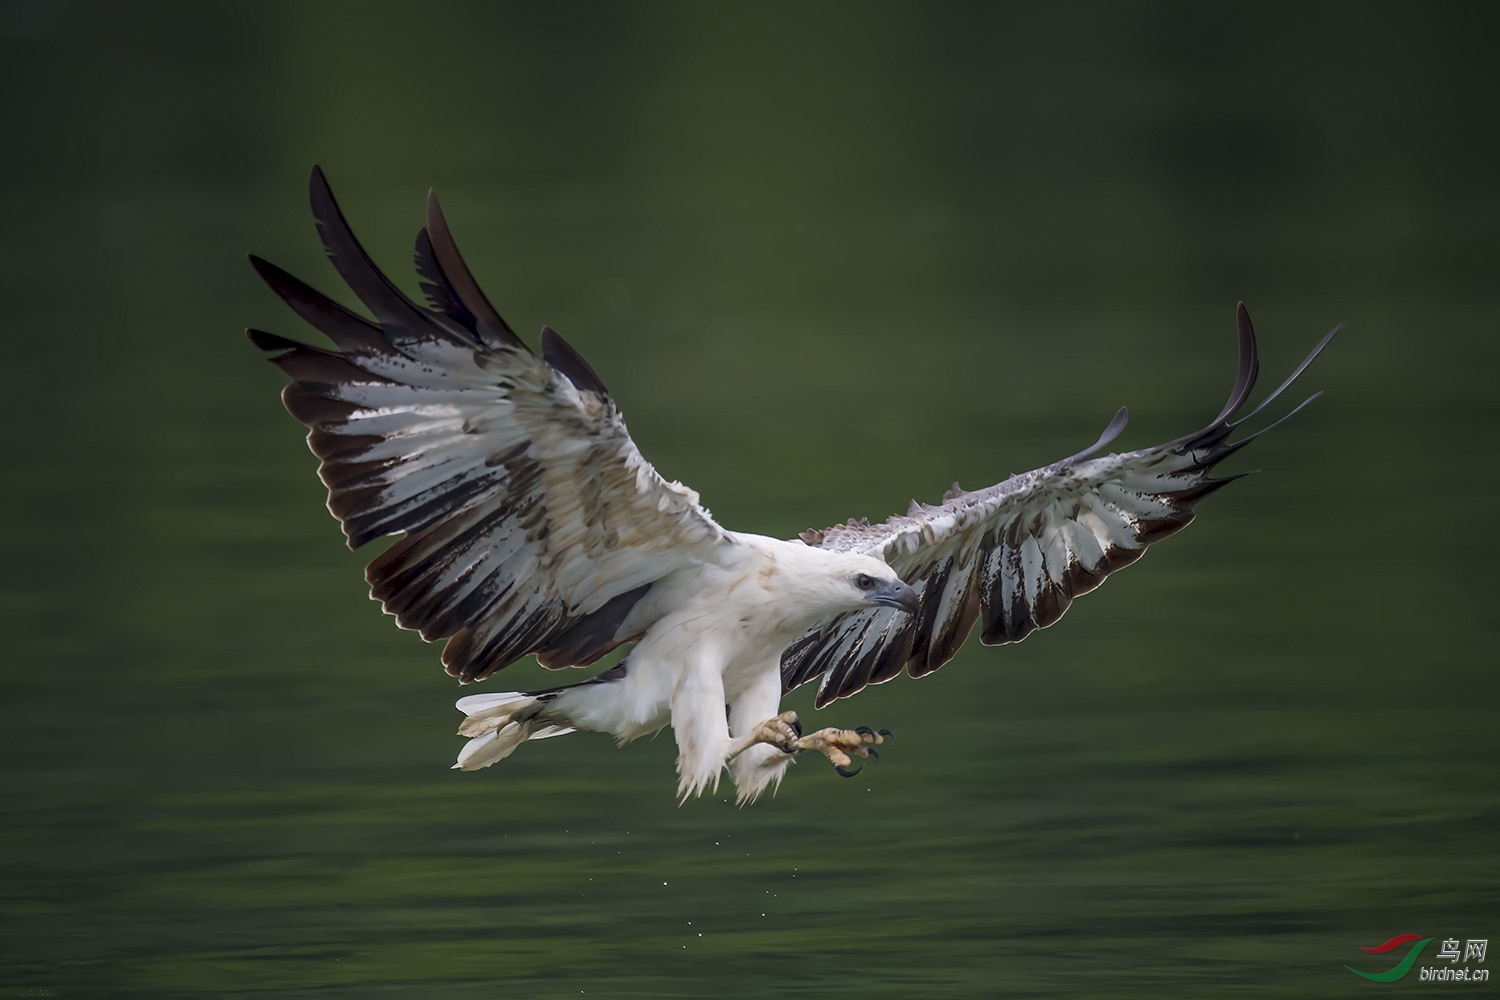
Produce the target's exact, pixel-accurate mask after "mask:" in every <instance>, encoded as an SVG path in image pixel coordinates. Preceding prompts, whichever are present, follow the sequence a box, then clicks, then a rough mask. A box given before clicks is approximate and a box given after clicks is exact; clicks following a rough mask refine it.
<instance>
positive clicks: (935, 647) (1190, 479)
mask: <svg viewBox="0 0 1500 1000" xmlns="http://www.w3.org/2000/svg"><path fill="white" fill-rule="evenodd" d="M1237 320H1238V328H1239V348H1240V356H1239V369H1238V372H1237V376H1236V378H1235V383H1234V388H1233V390H1232V391H1231V393H1230V396H1229V401H1228V402H1227V403H1226V404H1225V406H1224V409H1223V410H1222V411H1221V412H1220V413H1219V415H1218V416H1217V417H1216V418H1214V420H1213V422H1212V423H1210V424H1209V425H1208V426H1207V427H1204V428H1203V429H1202V430H1200V431H1197V432H1196V433H1193V434H1189V435H1187V436H1185V437H1181V438H1178V439H1176V440H1175V441H1169V442H1167V443H1166V444H1161V445H1157V446H1156V447H1154V448H1147V449H1144V450H1142V451H1133V452H1125V453H1122V454H1110V455H1106V456H1104V457H1101V458H1090V457H1089V456H1091V455H1093V454H1094V453H1096V452H1098V451H1099V450H1100V449H1102V448H1103V447H1104V446H1105V445H1107V444H1109V443H1110V442H1111V441H1113V440H1114V439H1115V437H1117V436H1118V435H1119V433H1120V432H1121V431H1122V430H1124V428H1125V422H1126V418H1127V413H1126V411H1125V410H1124V409H1123V408H1122V409H1121V410H1120V411H1119V412H1118V413H1116V414H1115V417H1114V419H1113V420H1112V421H1111V422H1110V424H1109V426H1108V427H1106V428H1105V430H1104V433H1103V434H1102V435H1101V436H1100V438H1099V440H1098V441H1097V442H1095V443H1094V444H1093V445H1092V446H1091V447H1089V448H1087V449H1085V450H1084V451H1082V452H1079V453H1078V454H1076V455H1073V456H1071V457H1069V458H1065V459H1063V460H1062V461H1061V462H1057V463H1054V464H1052V465H1049V466H1046V467H1044V468H1041V469H1036V470H1034V471H1032V472H1027V473H1022V474H1021V475H1017V476H1012V477H1011V478H1009V479H1007V480H1005V481H1004V482H1001V483H997V484H995V485H994V486H990V487H988V488H986V489H982V490H977V491H975V492H965V491H964V490H962V489H960V488H959V487H958V486H957V485H955V486H954V488H953V489H952V490H950V491H949V492H948V494H947V495H946V496H944V497H943V502H942V503H941V504H939V505H927V504H917V503H914V504H913V505H912V507H911V509H910V510H909V511H908V512H907V513H906V514H905V515H897V516H895V517H892V518H890V519H888V520H886V521H885V522H884V523H882V524H873V525H872V524H870V523H869V522H868V521H863V520H861V521H850V522H848V523H846V524H841V525H836V526H834V527H832V528H828V529H825V530H821V531H818V530H814V531H807V532H803V534H802V540H803V541H804V542H806V543H807V544H809V545H814V546H819V547H822V548H828V549H833V550H835V551H846V552H866V553H869V554H871V555H877V556H880V557H882V558H884V559H885V560H886V561H887V562H888V563H889V564H890V566H891V567H892V568H893V569H895V570H896V572H897V573H899V574H900V576H901V578H902V579H903V580H905V581H906V582H907V583H908V584H910V585H911V586H912V588H913V589H915V590H916V591H917V592H918V594H919V595H920V598H921V606H920V609H919V611H918V612H917V614H916V615H915V616H909V615H906V614H904V613H901V612H898V611H896V610H894V609H889V608H882V609H876V610H866V611H858V612H853V613H851V614H845V615H841V616H838V617H836V618H833V619H831V620H829V621H828V622H825V623H823V624H821V625H820V626H818V627H815V628H813V629H812V630H810V631H808V632H806V633H805V634H803V635H802V636H801V637H800V638H799V639H798V640H797V641H796V642H794V643H793V644H792V645H791V646H790V647H789V648H788V649H787V651H786V653H785V654H784V655H783V656H782V687H783V689H784V690H786V691H790V690H791V689H793V688H795V687H799V686H801V685H802V684H805V683H808V682H809V681H812V680H814V679H819V681H820V683H819V686H818V693H817V698H816V705H817V706H818V707H819V708H821V707H823V706H825V705H827V704H829V703H830V702H833V701H834V700H836V699H838V698H847V697H848V696H850V695H852V694H854V693H855V692H857V691H859V690H861V689H862V688H864V687H865V686H866V685H869V684H880V683H883V682H885V681H888V680H890V679H892V678H893V677H895V676H897V675H898V674H899V673H901V670H902V669H903V668H905V669H906V670H907V672H908V673H909V674H910V675H911V676H912V677H921V676H922V675H924V674H927V673H931V672H932V671H934V670H936V669H938V668H939V667H941V666H942V665H943V664H944V663H947V662H948V660H950V659H952V657H953V655H954V654H955V653H956V652H957V651H958V648H959V646H961V645H962V644H963V642H964V640H965V639H966V638H967V637H968V634H969V632H970V630H971V629H972V628H973V626H974V624H975V623H976V622H979V623H980V624H981V627H982V631H981V633H980V641H982V642H983V643H985V644H986V645H999V644H1002V643H1008V642H1019V641H1020V640H1022V639H1024V638H1026V636H1028V635H1030V634H1031V632H1033V631H1034V630H1036V629H1039V628H1046V627H1047V626H1048V625H1051V624H1053V623H1054V622H1056V621H1057V620H1058V619H1059V618H1061V617H1062V616H1063V613H1064V612H1066V611H1067V610H1068V607H1069V605H1070V604H1071V603H1072V602H1073V599H1074V598H1076V597H1080V596H1082V595H1084V594H1087V593H1088V592H1089V591H1091V590H1093V589H1095V588H1096V587H1098V586H1099V585H1100V584H1101V583H1103V582H1104V579H1105V577H1106V576H1108V575H1109V574H1110V573H1112V572H1114V571H1115V570H1117V569H1121V568H1122V567H1125V566H1128V565H1130V564H1131V563H1133V562H1135V561H1136V560H1137V559H1139V558H1140V557H1141V556H1142V555H1143V554H1144V553H1145V551H1146V547H1147V546H1148V545H1150V544H1151V543H1152V542H1154V541H1156V540H1157V539H1160V538H1165V537H1166V536H1167V535H1170V534H1173V533H1174V532H1176V531H1179V530H1181V529H1182V528H1184V527H1186V526H1187V524H1188V523H1189V522H1190V521H1192V519H1193V508H1194V506H1195V505H1196V504H1197V502H1198V501H1199V500H1202V499H1203V498H1204V497H1206V496H1208V495H1209V494H1210V493H1213V492H1215V491H1217V490H1219V489H1222V488H1223V487H1224V486H1226V485H1228V484H1229V483H1231V482H1233V481H1234V480H1236V479H1239V478H1241V477H1242V475H1245V474H1241V475H1237V476H1227V477H1223V478H1217V479H1216V478H1213V477H1212V476H1211V475H1210V473H1211V472H1212V470H1213V468H1214V466H1216V465H1218V464H1219V463H1220V462H1222V461H1223V460H1224V459H1226V458H1228V457H1229V456H1230V455H1232V454H1234V453H1235V452H1236V451H1238V450H1239V449H1241V448H1243V447H1244V446H1245V445H1246V444H1249V443H1250V441H1251V440H1253V439H1254V438H1255V437H1257V436H1259V434H1261V433H1264V432H1265V431H1266V430H1269V429H1270V427H1266V428H1263V429H1262V430H1260V431H1257V432H1255V433H1253V434H1250V435H1248V436H1246V437H1244V438H1241V439H1240V440H1238V441H1234V442H1230V441H1229V437H1230V436H1231V434H1232V433H1233V432H1234V430H1235V428H1237V427H1238V426H1240V425H1241V424H1243V423H1244V422H1245V421H1246V420H1248V419H1250V418H1251V417H1254V416H1255V415H1256V414H1258V413H1260V412H1261V410H1262V409H1264V408H1265V406H1266V404H1268V403H1270V402H1271V401H1272V400H1274V399H1276V398H1277V397H1278V396H1280V395H1281V393H1282V392H1283V391H1285V390H1286V389H1287V387H1288V386H1290V385H1291V384H1292V383H1293V382H1294V381H1295V380H1296V379H1297V377H1298V376H1299V375H1301V374H1302V372H1303V371H1304V370H1305V369H1306V368H1307V366H1308V365H1309V364H1310V363H1311V362H1312V360H1313V358H1315V357H1317V355H1318V353H1319V352H1320V351H1322V350H1323V348H1324V347H1325V346H1327V344H1328V342H1329V341H1330V340H1332V339H1333V336H1334V334H1336V333H1337V332H1338V329H1339V328H1337V327H1335V328H1334V330H1333V331H1331V332H1330V333H1329V334H1328V335H1327V336H1325V337H1324V338H1323V339H1322V340H1321V341H1320V342H1319V343H1318V345H1317V346H1316V347H1315V348H1313V350H1312V352H1311V353H1310V354H1308V356H1307V357H1306V358H1305V359H1304V360H1303V362H1302V363H1301V364H1300V365H1298V367H1297V369H1296V370H1295V371H1294V372H1293V373H1292V375H1291V376H1290V377H1289V378H1287V380H1286V381H1285V382H1283V383H1282V384H1281V386H1280V387H1279V388H1277V389H1276V391H1275V392H1273V393H1271V394H1270V395H1269V396H1268V397H1266V399H1265V400H1263V401H1262V402H1261V403H1260V404H1259V405H1258V406H1257V407H1256V408H1255V409H1254V410H1252V411H1251V412H1250V413H1248V414H1246V415H1245V416H1244V417H1242V418H1240V419H1238V420H1231V419H1230V418H1231V417H1233V416H1234V415H1235V413H1236V412H1237V411H1238V410H1239V409H1240V408H1241V407H1242V406H1243V405H1244V404H1245V401H1246V399H1247V398H1248V397H1249V395H1250V392H1251V390H1252V389H1253V388H1254V385H1255V379H1256V376H1257V374H1258V373H1259V368H1260V365H1259V360H1258V357H1257V350H1256V343H1255V331H1254V329H1253V328H1252V326H1251V324H1250V316H1249V314H1248V313H1247V312H1246V310H1245V305H1244V303H1243V302H1242V303H1240V304H1239V307H1238V310H1237ZM1317 395H1318V394H1316V393H1315V394H1314V395H1313V396H1311V397H1309V398H1308V399H1306V400H1304V401H1303V402H1302V403H1301V404H1299V405H1298V406H1297V407H1296V408H1295V409H1293V410H1292V411H1291V413H1288V414H1287V415H1286V417H1282V418H1281V419H1282V420H1285V419H1287V417H1290V416H1291V415H1292V414H1293V413H1296V412H1297V410H1300V409H1302V407H1303V406H1306V405H1307V404H1308V403H1310V402H1312V400H1313V399H1315V398H1317ZM1280 422H1281V421H1280V420H1278V421H1276V423H1280ZM1271 426H1275V424H1272V425H1271Z"/></svg>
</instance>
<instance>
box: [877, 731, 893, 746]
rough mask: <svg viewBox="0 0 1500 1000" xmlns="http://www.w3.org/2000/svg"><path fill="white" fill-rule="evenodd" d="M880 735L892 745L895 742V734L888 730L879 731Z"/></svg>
mask: <svg viewBox="0 0 1500 1000" xmlns="http://www.w3.org/2000/svg"><path fill="white" fill-rule="evenodd" d="M880 735H881V736H884V737H885V738H886V739H888V740H890V741H891V742H892V743H894V742H895V741H896V734H895V733H893V732H891V731H890V730H889V729H882V730H881V731H880Z"/></svg>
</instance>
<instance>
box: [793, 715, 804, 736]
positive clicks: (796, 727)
mask: <svg viewBox="0 0 1500 1000" xmlns="http://www.w3.org/2000/svg"><path fill="white" fill-rule="evenodd" d="M792 732H794V733H796V734H797V738H798V739H801V738H802V720H801V719H799V718H796V717H795V716H794V717H793V718H792Z"/></svg>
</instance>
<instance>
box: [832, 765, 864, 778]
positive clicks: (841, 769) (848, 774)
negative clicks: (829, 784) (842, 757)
mask: <svg viewBox="0 0 1500 1000" xmlns="http://www.w3.org/2000/svg"><path fill="white" fill-rule="evenodd" d="M833 769H834V770H835V771H837V772H838V773H839V774H840V775H842V776H843V777H845V778H852V777H854V776H855V775H856V774H858V773H859V772H861V771H863V770H864V765H860V766H859V767H856V768H853V769H852V770H851V769H850V768H847V767H845V766H844V765H843V764H835V765H833Z"/></svg>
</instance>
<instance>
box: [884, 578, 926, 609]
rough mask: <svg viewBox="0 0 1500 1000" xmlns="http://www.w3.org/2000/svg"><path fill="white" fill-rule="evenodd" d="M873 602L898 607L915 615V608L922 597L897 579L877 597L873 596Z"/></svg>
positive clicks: (919, 604) (919, 603)
mask: <svg viewBox="0 0 1500 1000" xmlns="http://www.w3.org/2000/svg"><path fill="white" fill-rule="evenodd" d="M875 603H876V604H881V605H884V606H885V607H888V608H899V609H900V610H902V611H905V612H906V613H907V614H909V615H915V614H916V613H917V609H918V608H920V607H921V606H922V599H921V598H920V597H918V596H917V592H916V591H915V590H912V589H911V587H910V586H908V585H907V584H904V583H902V582H901V581H900V580H897V581H896V582H895V583H894V584H892V585H891V586H890V587H889V588H887V589H886V590H885V591H884V592H883V593H882V594H881V595H880V596H879V597H877V598H875Z"/></svg>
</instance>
